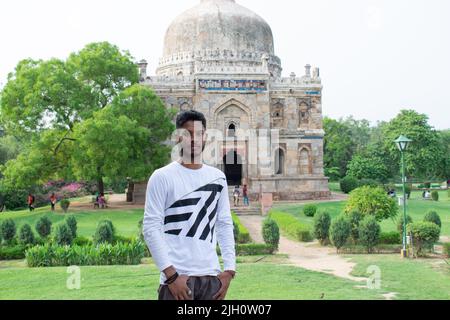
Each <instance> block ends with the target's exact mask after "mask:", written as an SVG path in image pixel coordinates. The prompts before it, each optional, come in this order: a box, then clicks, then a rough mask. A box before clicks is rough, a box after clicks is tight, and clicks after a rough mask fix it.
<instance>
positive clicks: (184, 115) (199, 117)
mask: <svg viewBox="0 0 450 320" xmlns="http://www.w3.org/2000/svg"><path fill="white" fill-rule="evenodd" d="M188 121H201V122H202V124H203V128H205V129H206V118H205V116H204V115H203V113H201V112H198V111H194V110H190V111H182V112H180V113H179V114H178V116H177V122H176V125H177V129H181V128H183V126H184V125H185V124H186V122H188Z"/></svg>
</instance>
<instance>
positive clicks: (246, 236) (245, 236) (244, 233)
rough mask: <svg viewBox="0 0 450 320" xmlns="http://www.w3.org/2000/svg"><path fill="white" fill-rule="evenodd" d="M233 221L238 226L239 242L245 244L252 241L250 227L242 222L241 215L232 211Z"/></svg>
mask: <svg viewBox="0 0 450 320" xmlns="http://www.w3.org/2000/svg"><path fill="white" fill-rule="evenodd" d="M232 217H233V222H235V223H236V224H237V227H238V236H237V241H236V242H237V243H240V244H244V243H249V242H251V238H250V232H249V231H248V229H247V228H246V227H245V226H244V225H243V224H242V223H241V221H240V220H239V217H238V216H237V215H236V214H235V213H234V212H233V213H232Z"/></svg>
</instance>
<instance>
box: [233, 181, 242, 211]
mask: <svg viewBox="0 0 450 320" xmlns="http://www.w3.org/2000/svg"><path fill="white" fill-rule="evenodd" d="M240 196H241V191H240V190H239V186H236V187H234V192H233V198H234V206H235V207H239V197H240Z"/></svg>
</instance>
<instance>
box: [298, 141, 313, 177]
mask: <svg viewBox="0 0 450 320" xmlns="http://www.w3.org/2000/svg"><path fill="white" fill-rule="evenodd" d="M299 163H300V174H301V175H308V174H311V173H312V172H311V157H310V153H309V150H308V149H305V148H303V149H302V150H300V159H299Z"/></svg>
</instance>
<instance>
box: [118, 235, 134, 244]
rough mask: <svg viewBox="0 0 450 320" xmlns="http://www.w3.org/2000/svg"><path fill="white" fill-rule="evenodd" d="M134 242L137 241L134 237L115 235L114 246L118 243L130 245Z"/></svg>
mask: <svg viewBox="0 0 450 320" xmlns="http://www.w3.org/2000/svg"><path fill="white" fill-rule="evenodd" d="M134 241H136V239H135V238H134V237H123V236H119V235H115V236H114V241H113V244H117V243H128V244H129V243H132V242H134Z"/></svg>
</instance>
